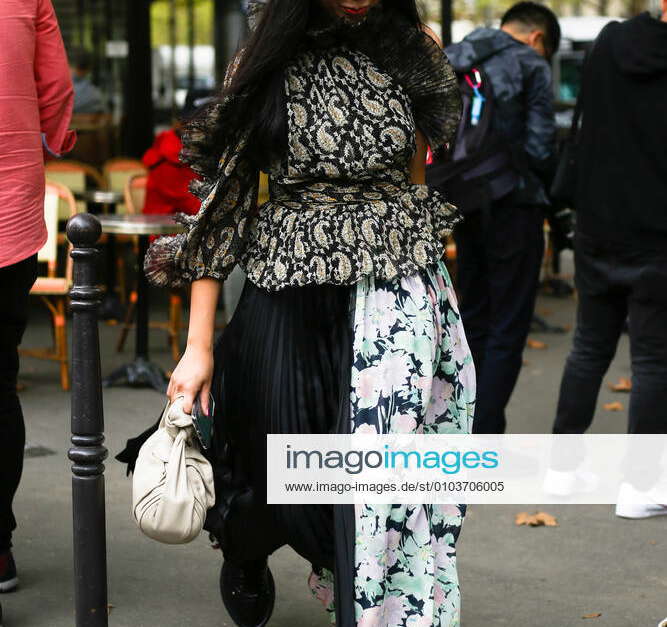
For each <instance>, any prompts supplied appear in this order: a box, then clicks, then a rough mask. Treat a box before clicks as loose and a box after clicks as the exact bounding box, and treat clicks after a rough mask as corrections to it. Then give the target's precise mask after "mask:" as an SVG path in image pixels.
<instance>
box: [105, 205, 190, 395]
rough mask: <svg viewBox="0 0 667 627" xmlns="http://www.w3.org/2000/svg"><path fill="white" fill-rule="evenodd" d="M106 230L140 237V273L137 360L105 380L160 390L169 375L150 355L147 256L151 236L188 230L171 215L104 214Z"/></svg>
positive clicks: (108, 384) (106, 384)
mask: <svg viewBox="0 0 667 627" xmlns="http://www.w3.org/2000/svg"><path fill="white" fill-rule="evenodd" d="M99 221H100V224H101V225H102V232H103V233H109V234H110V235H138V236H139V258H138V266H139V273H138V278H137V322H136V348H135V353H134V360H133V361H131V362H130V363H128V364H125V365H123V366H121V367H120V368H117V369H116V370H114V371H113V372H112V373H111V374H110V375H109V376H108V377H107V378H106V379H104V381H103V382H102V383H103V385H104V386H105V387H110V386H112V385H115V384H117V383H120V382H123V381H124V382H125V383H126V384H127V385H132V386H148V387H152V388H155V389H156V390H157V391H158V392H164V391H165V390H166V387H167V386H166V380H167V377H166V375H165V373H164V371H163V370H162V368H160V367H159V366H158V365H156V364H154V363H152V362H151V361H150V359H149V356H148V311H149V299H148V281H147V280H146V275H145V274H144V259H145V257H146V251H147V250H148V240H149V237H150V236H151V235H171V234H173V233H180V232H182V231H183V230H184V228H183V226H182V225H180V224H177V223H176V222H174V219H173V217H172V216H169V215H122V216H118V215H101V216H99Z"/></svg>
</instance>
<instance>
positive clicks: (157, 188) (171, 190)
mask: <svg viewBox="0 0 667 627" xmlns="http://www.w3.org/2000/svg"><path fill="white" fill-rule="evenodd" d="M181 148H182V144H181V139H180V137H179V136H178V135H177V134H176V131H174V130H173V129H172V130H169V131H164V132H163V133H160V134H159V135H158V136H157V137H156V138H155V142H154V143H153V146H151V147H150V148H149V149H148V150H147V151H146V154H145V155H144V157H143V163H144V165H145V166H146V167H147V168H148V183H147V185H146V203H145V205H144V211H143V212H144V213H176V212H183V213H189V214H195V213H197V212H198V211H199V205H200V202H199V199H198V198H197V197H196V196H193V195H192V194H191V193H190V192H189V191H188V186H189V185H190V181H192V179H193V178H195V176H196V174H195V173H194V172H193V171H192V170H191V169H190V168H189V167H188V166H186V165H184V164H183V163H181V162H180V161H179V159H178V155H179V153H180V152H181Z"/></svg>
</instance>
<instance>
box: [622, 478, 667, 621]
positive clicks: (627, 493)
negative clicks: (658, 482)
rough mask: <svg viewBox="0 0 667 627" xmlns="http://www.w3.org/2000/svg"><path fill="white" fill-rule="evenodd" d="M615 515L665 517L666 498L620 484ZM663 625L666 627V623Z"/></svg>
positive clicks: (666, 508)
mask: <svg viewBox="0 0 667 627" xmlns="http://www.w3.org/2000/svg"><path fill="white" fill-rule="evenodd" d="M616 515H617V516H619V517H621V518H634V519H637V518H651V517H652V516H667V498H664V496H661V495H659V494H657V493H656V491H654V490H650V491H648V492H640V491H639V490H637V489H636V488H635V487H634V486H633V485H632V484H630V483H622V484H621V489H620V490H619V492H618V501H617V502H616ZM663 623H665V621H663ZM661 624H662V623H661ZM665 625H666V627H667V623H665Z"/></svg>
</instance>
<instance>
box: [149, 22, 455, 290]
mask: <svg viewBox="0 0 667 627" xmlns="http://www.w3.org/2000/svg"><path fill="white" fill-rule="evenodd" d="M420 37H421V33H420ZM423 37H424V39H420V45H421V46H424V45H426V46H428V52H429V54H430V56H429V57H428V59H427V58H426V56H425V55H423V54H422V55H421V61H422V64H421V66H420V67H419V68H418V67H417V66H414V67H411V68H402V70H403V72H402V74H401V73H399V72H396V71H392V72H391V73H390V70H389V68H392V65H391V63H390V62H388V63H383V64H382V67H380V66H379V65H378V63H376V61H375V60H374V59H372V58H371V57H370V56H369V54H366V51H364V50H363V46H359V47H351V46H349V45H348V44H346V43H338V42H334V45H328V46H318V47H312V48H309V49H306V50H304V51H303V52H301V53H300V54H299V55H298V56H297V57H296V58H295V59H294V60H293V62H292V63H291V64H290V65H289V66H288V67H287V68H286V71H285V95H286V103H287V131H288V138H287V151H286V153H285V154H284V155H283V156H282V157H281V158H280V159H278V160H276V161H275V162H274V163H272V164H271V167H270V168H269V172H268V174H269V180H270V183H269V192H270V196H269V198H270V199H269V201H268V202H266V203H264V204H263V205H261V206H260V207H256V198H257V189H258V170H257V167H256V166H254V165H253V163H252V162H251V160H250V159H248V158H246V157H245V156H244V147H245V145H246V143H247V134H243V133H241V134H239V136H238V138H237V141H235V142H232V143H230V145H229V146H227V147H226V149H225V150H224V152H223V154H222V157H221V159H220V167H219V169H218V175H217V177H216V180H214V181H211V182H210V184H209V185H208V186H206V187H204V193H202V199H203V202H202V207H201V210H200V211H199V213H198V214H197V215H196V216H191V217H185V216H182V217H181V218H180V220H181V221H182V222H183V223H185V224H186V226H187V232H186V233H185V234H183V235H179V236H175V237H172V238H161V239H160V240H158V241H157V242H155V243H154V244H153V246H152V247H151V249H150V251H149V254H148V256H147V259H146V266H145V269H146V272H147V275H148V277H149V279H150V280H151V281H152V282H153V283H156V284H159V285H172V286H174V285H179V284H183V283H187V282H191V281H194V280H197V279H200V278H204V277H212V278H217V279H221V280H222V279H224V278H226V276H227V275H228V274H229V273H230V272H231V270H232V269H233V267H234V266H235V265H236V264H237V263H238V264H240V266H241V267H242V269H243V270H244V271H245V272H246V274H247V276H248V278H249V280H250V281H252V282H253V283H254V284H256V285H258V286H259V287H262V288H264V289H267V290H279V289H282V288H285V287H288V286H304V285H307V284H323V283H333V284H338V285H350V284H353V283H355V282H357V281H359V280H360V279H361V278H362V277H365V276H369V275H374V276H376V277H379V278H383V279H393V278H395V277H398V276H409V275H411V274H414V273H415V272H417V271H418V270H419V269H420V268H424V267H426V266H428V265H429V264H432V263H434V262H436V261H437V260H438V259H440V258H441V257H442V254H443V243H442V240H443V238H444V236H445V235H446V234H447V233H449V232H450V231H451V229H452V227H453V225H454V224H455V223H456V222H457V221H458V219H459V217H458V212H457V211H456V209H455V208H454V207H453V206H452V205H450V204H448V203H447V202H446V200H445V199H444V198H443V197H442V195H441V194H440V193H439V192H437V191H435V190H433V189H430V188H428V187H427V186H426V185H416V184H413V183H411V178H410V163H411V160H412V158H413V156H414V154H415V152H416V139H415V133H416V130H417V128H420V129H421V130H422V132H424V134H425V135H426V136H427V140H428V141H429V143H430V144H431V145H432V146H433V147H437V146H439V145H441V144H442V143H444V141H446V140H447V138H448V135H449V134H450V133H451V131H452V130H453V129H454V128H455V126H456V122H457V121H458V116H459V108H460V97H459V94H458V88H457V86H456V81H455V78H454V74H453V72H452V70H451V68H450V67H449V65H448V63H447V61H446V58H445V57H444V55H443V54H442V53H441V52H440V50H439V49H437V46H436V44H435V43H433V42H432V46H431V45H430V44H428V43H426V40H428V41H431V40H430V38H428V37H427V36H426V35H423ZM436 50H437V51H436ZM398 54H399V55H400V50H399V51H398ZM427 61H428V62H427ZM422 66H425V69H424V67H422ZM384 68H387V70H385V69H384ZM395 69H396V68H394V70H395ZM425 72H426V73H427V74H426V75H424V73H425ZM429 89H430V90H431V92H432V93H430V94H429ZM419 90H426V93H425V94H421V93H418V92H419ZM417 99H419V101H420V103H421V104H416V101H417ZM424 102H426V103H427V104H426V105H425V106H424V104H423V103H424ZM429 102H430V104H429ZM420 107H421V108H420ZM435 107H441V108H443V109H444V108H446V109H447V110H446V111H445V110H443V111H441V112H438V111H437V110H435V109H434V108H435ZM438 125H441V126H442V128H438Z"/></svg>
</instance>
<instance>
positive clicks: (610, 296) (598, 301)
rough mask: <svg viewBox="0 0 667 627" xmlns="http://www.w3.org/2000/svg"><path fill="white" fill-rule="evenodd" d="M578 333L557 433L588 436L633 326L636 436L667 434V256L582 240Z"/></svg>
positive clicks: (631, 415) (633, 426) (632, 410)
mask: <svg viewBox="0 0 667 627" xmlns="http://www.w3.org/2000/svg"><path fill="white" fill-rule="evenodd" d="M575 264H576V277H575V281H576V286H577V291H578V296H579V304H578V308H577V330H576V332H575V335H574V345H573V347H572V352H571V353H570V356H569V357H568V359H567V363H566V365H565V372H564V373H563V380H562V382H561V388H560V397H559V400H558V410H557V415H556V421H555V423H554V428H553V431H554V433H584V432H585V431H586V430H587V429H588V428H589V427H590V425H591V422H592V421H593V415H594V413H595V406H596V404H597V398H598V392H599V391H600V384H601V383H602V378H603V377H604V375H605V374H606V372H607V369H608V368H609V364H610V363H611V361H612V359H613V358H614V355H615V354H616V346H617V343H618V339H619V337H620V335H621V332H622V331H623V326H624V324H625V322H626V320H627V321H628V325H629V332H630V349H631V360H632V392H631V395H630V409H629V427H628V431H629V432H630V433H665V432H667V250H664V251H662V253H659V252H657V253H648V252H637V251H628V250H627V249H624V247H623V246H618V245H616V246H611V245H604V244H602V243H599V242H596V241H595V240H593V239H591V238H589V237H585V236H583V235H579V236H578V237H577V240H576V243H575Z"/></svg>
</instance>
